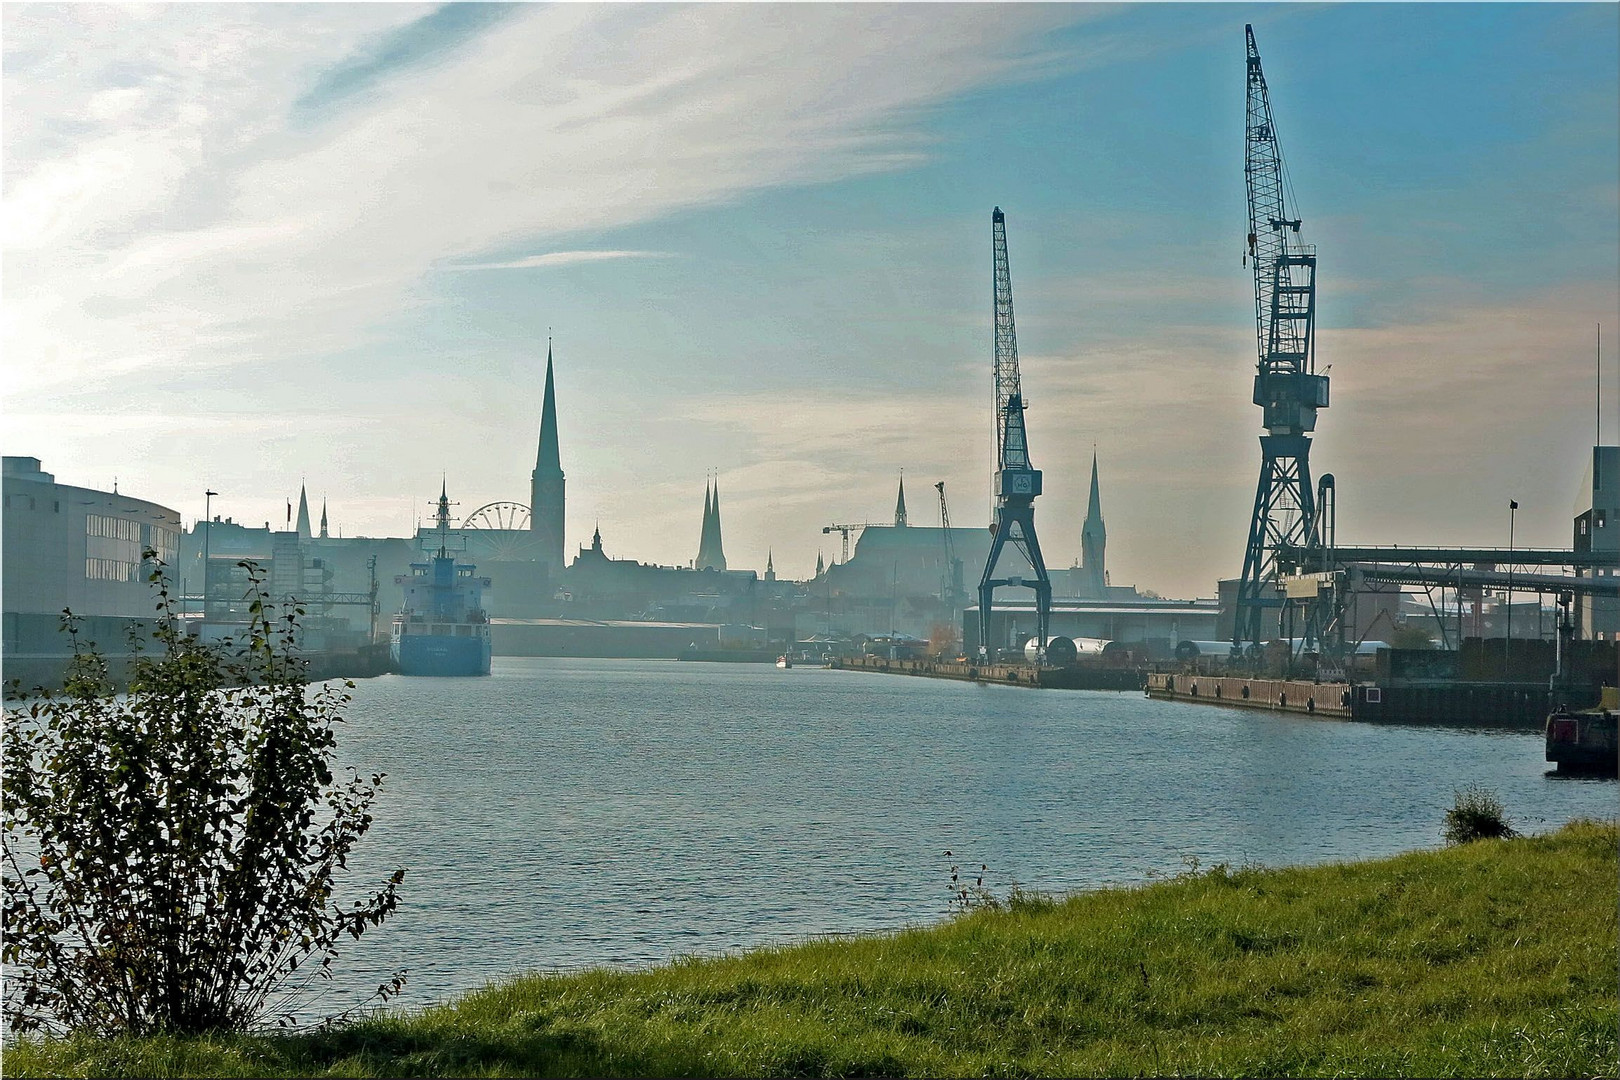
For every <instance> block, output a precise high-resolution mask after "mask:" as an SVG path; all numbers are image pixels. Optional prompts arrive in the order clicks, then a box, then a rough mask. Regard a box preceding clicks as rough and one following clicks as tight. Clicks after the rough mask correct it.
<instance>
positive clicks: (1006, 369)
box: [941, 206, 1052, 657]
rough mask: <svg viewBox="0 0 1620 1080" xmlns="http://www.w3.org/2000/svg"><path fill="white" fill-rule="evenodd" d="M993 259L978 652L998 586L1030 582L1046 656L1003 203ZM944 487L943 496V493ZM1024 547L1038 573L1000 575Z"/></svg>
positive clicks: (985, 651)
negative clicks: (987, 503) (990, 419)
mask: <svg viewBox="0 0 1620 1080" xmlns="http://www.w3.org/2000/svg"><path fill="white" fill-rule="evenodd" d="M990 242H991V249H992V250H991V254H992V260H993V264H994V265H993V269H992V277H993V281H992V292H993V295H994V309H995V310H994V322H995V344H994V353H993V372H994V375H995V390H996V399H995V400H996V481H995V496H996V507H995V519H994V521H993V522H992V524H991V526H990V529H991V532H992V533H993V534H994V538H993V539H992V540H991V541H990V554H989V556H988V557H987V558H986V559H985V562H984V576H983V577H981V578H980V579H979V653H980V655H981V656H986V657H988V656H989V653H990V609H991V603H992V601H993V600H994V598H995V592H996V586H998V585H1017V586H1022V585H1027V586H1029V587H1030V588H1031V589H1033V590H1035V620H1036V641H1037V647H1038V648H1039V650H1040V652H1041V655H1045V652H1046V636H1047V630H1048V629H1049V627H1050V625H1051V621H1052V581H1051V579H1050V578H1049V577H1047V574H1046V562H1045V560H1043V559H1042V558H1041V544H1040V541H1039V540H1038V539H1037V538H1036V536H1035V496H1037V495H1039V494H1040V493H1041V471H1040V470H1039V469H1037V468H1034V467H1033V466H1031V465H1030V462H1029V440H1028V438H1027V432H1026V430H1025V427H1024V395H1023V390H1022V387H1021V386H1020V383H1019V376H1018V335H1017V332H1016V330H1015V328H1014V326H1013V298H1012V272H1011V270H1010V269H1009V268H1008V264H1007V221H1006V215H1004V214H1002V212H1001V207H999V206H998V207H996V208H995V211H994V212H993V213H992V214H991V215H990ZM943 494H944V493H943V491H942V492H941V496H943ZM1009 540H1010V541H1012V543H1013V546H1014V547H1016V548H1017V549H1018V550H1019V551H1021V552H1022V553H1023V555H1024V557H1025V558H1026V559H1028V560H1029V565H1030V567H1031V569H1032V570H1033V572H1034V574H1035V580H1033V581H1025V580H1024V578H1023V577H1022V576H1021V575H1010V576H1008V577H1001V578H998V577H996V564H997V562H999V561H1000V558H1001V552H1002V548H1004V547H1005V546H1006V544H1007V542H1008V541H1009Z"/></svg>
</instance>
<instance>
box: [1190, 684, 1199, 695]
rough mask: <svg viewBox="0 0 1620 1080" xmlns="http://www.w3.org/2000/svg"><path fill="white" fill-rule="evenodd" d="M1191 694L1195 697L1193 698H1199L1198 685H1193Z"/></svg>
mask: <svg viewBox="0 0 1620 1080" xmlns="http://www.w3.org/2000/svg"><path fill="white" fill-rule="evenodd" d="M1190 692H1191V694H1192V696H1193V697H1197V696H1198V684H1197V683H1193V684H1192V688H1191V691H1190Z"/></svg>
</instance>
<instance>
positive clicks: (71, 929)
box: [3, 551, 404, 1035]
mask: <svg viewBox="0 0 1620 1080" xmlns="http://www.w3.org/2000/svg"><path fill="white" fill-rule="evenodd" d="M146 557H147V558H148V560H155V558H156V553H155V552H150V551H149V552H147V553H146ZM154 565H155V566H156V570H155V571H154V572H153V573H152V575H151V580H152V582H153V583H154V589H155V592H156V596H157V599H158V603H157V609H158V612H159V615H160V617H159V619H158V622H157V629H156V630H155V631H154V632H153V634H152V637H153V639H155V641H156V644H157V648H155V649H153V650H151V651H147V652H141V653H139V654H138V655H137V656H136V658H135V661H134V663H133V665H132V668H131V674H130V684H129V689H128V692H127V693H126V694H122V695H120V694H117V693H116V692H115V689H114V686H113V684H112V681H111V679H110V678H109V674H108V667H107V663H106V661H105V660H104V658H103V657H102V656H101V655H100V654H99V653H98V652H97V651H96V649H95V646H94V645H93V644H90V645H87V646H81V645H80V644H79V641H78V637H77V633H76V628H75V627H74V625H73V620H72V616H71V613H64V624H65V625H64V628H65V629H66V630H67V631H68V632H69V634H70V635H71V640H72V641H73V644H74V659H73V662H72V663H71V665H70V667H69V671H68V675H67V678H66V680H65V683H64V686H63V688H62V689H61V690H60V691H58V692H49V691H44V690H39V691H35V692H34V694H33V695H31V696H29V697H27V698H23V697H22V695H21V693H20V689H21V688H20V687H19V686H18V685H17V684H16V683H15V682H14V683H12V685H11V686H10V687H9V688H8V689H9V692H8V697H9V698H10V699H11V700H12V701H13V702H18V703H19V704H16V705H9V706H8V707H7V709H6V728H5V732H4V736H3V755H4V769H5V775H4V813H3V821H4V855H3V867H4V889H5V926H6V939H5V943H4V950H3V958H4V960H5V962H6V963H7V965H8V966H9V971H8V972H7V983H8V985H7V987H6V998H5V1016H6V1019H7V1021H8V1022H9V1023H10V1024H11V1026H12V1028H13V1029H14V1030H18V1031H26V1030H32V1029H44V1030H47V1031H64V1030H86V1031H90V1032H94V1033H98V1034H115V1033H127V1034H132V1035H145V1034H149V1033H153V1032H158V1031H168V1032H176V1033H198V1032H206V1031H226V1030H239V1029H244V1028H249V1027H253V1026H258V1025H260V1024H263V1023H264V1022H265V1021H266V1020H268V1019H269V1018H270V1017H272V1016H280V1017H282V1018H283V1019H284V1020H285V1019H288V1018H290V1014H288V1013H287V1012H286V1009H287V1007H288V1006H289V1005H290V1003H291V1001H292V998H293V996H294V995H296V994H297V993H298V992H299V991H301V990H304V989H307V988H308V986H309V985H310V980H311V979H312V978H313V977H315V976H321V977H324V978H326V979H330V978H331V965H332V962H333V960H334V958H335V957H336V955H337V952H338V945H339V943H340V940H341V939H342V937H343V935H349V936H350V937H351V938H353V939H358V938H359V937H360V936H361V934H362V933H363V932H364V931H365V930H366V929H367V928H368V927H372V926H376V925H378V924H380V923H381V922H382V921H383V919H384V918H386V917H387V916H388V915H389V914H390V913H392V912H393V911H394V909H395V907H396V904H397V896H396V890H397V888H398V886H399V884H400V882H401V881H402V880H403V877H404V871H403V870H396V871H395V872H394V873H393V874H392V875H391V876H390V877H389V878H388V879H387V880H386V881H384V882H381V883H379V886H378V887H377V888H376V891H375V892H372V893H371V894H370V895H369V896H365V897H363V898H362V899H359V900H356V901H354V902H353V903H352V904H350V905H349V906H347V907H344V906H341V905H340V904H339V903H338V901H337V900H336V899H335V898H334V893H335V890H336V886H337V884H338V880H339V877H340V876H341V875H342V873H343V872H344V871H345V870H346V868H347V864H348V859H349V855H350V853H351V852H352V850H353V849H354V846H355V844H356V842H357V841H358V840H359V839H360V838H361V837H362V836H363V835H364V834H365V833H366V831H367V829H369V828H370V826H371V820H372V819H371V814H370V806H371V803H372V800H373V799H374V798H375V796H376V793H377V790H378V787H379V785H380V783H381V781H382V776H381V774H378V775H374V776H371V777H370V778H369V779H363V778H361V777H359V776H358V775H355V774H354V773H353V771H352V770H351V772H350V775H349V776H347V777H340V776H336V775H334V772H333V756H334V753H335V746H336V736H335V734H334V731H333V726H334V725H335V724H337V723H339V722H341V720H342V711H343V708H344V706H345V705H346V704H347V702H348V700H349V695H348V694H347V693H346V690H347V689H349V688H352V687H353V685H354V684H353V683H347V682H346V683H343V684H341V687H339V686H334V685H331V684H327V685H324V686H322V687H320V688H319V689H311V690H308V691H306V688H305V686H304V682H303V673H304V666H303V664H302V662H301V660H300V659H299V658H298V657H297V656H296V654H295V652H294V650H293V647H292V646H293V641H294V635H295V633H296V629H297V619H298V617H299V616H300V615H302V610H301V609H294V610H291V611H288V612H286V613H285V614H283V615H278V616H275V617H272V615H271V614H270V611H269V608H268V607H267V606H266V603H265V596H264V592H263V589H262V587H261V582H262V580H263V576H262V572H261V571H260V570H259V569H258V568H257V567H255V566H254V565H252V564H251V563H244V564H241V565H243V566H245V567H246V568H247V570H248V576H249V579H250V581H251V583H252V584H251V587H250V593H249V595H250V597H251V599H252V604H251V624H250V627H249V630H248V633H247V637H246V640H245V641H243V642H240V643H238V644H237V645H236V646H234V647H232V646H228V645H227V646H225V647H209V646H205V645H202V644H199V643H197V642H196V641H195V640H193V639H191V638H188V637H187V636H186V635H185V634H184V632H183V631H182V630H180V629H179V628H178V624H177V623H176V622H175V621H174V618H173V615H174V613H173V608H172V605H171V601H170V598H169V594H168V588H167V581H166V579H165V578H164V577H163V567H162V564H161V563H154ZM403 978H404V977H403V973H401V974H400V975H396V976H395V977H394V979H393V980H392V981H391V982H389V983H387V984H385V985H384V986H382V987H379V988H378V994H379V995H381V996H383V997H387V996H388V995H389V994H390V993H391V992H393V991H397V990H398V989H399V986H400V985H401V984H402V983H403Z"/></svg>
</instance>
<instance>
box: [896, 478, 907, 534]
mask: <svg viewBox="0 0 1620 1080" xmlns="http://www.w3.org/2000/svg"><path fill="white" fill-rule="evenodd" d="M894 527H895V528H897V529H903V528H905V527H906V474H905V473H904V472H901V473H900V496H899V498H897V499H895V500H894Z"/></svg>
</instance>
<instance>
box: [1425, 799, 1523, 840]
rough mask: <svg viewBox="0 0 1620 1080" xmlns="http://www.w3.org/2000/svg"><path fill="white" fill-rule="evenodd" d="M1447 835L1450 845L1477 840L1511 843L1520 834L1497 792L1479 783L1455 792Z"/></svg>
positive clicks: (1447, 825) (1449, 813)
mask: <svg viewBox="0 0 1620 1080" xmlns="http://www.w3.org/2000/svg"><path fill="white" fill-rule="evenodd" d="M1442 831H1443V832H1444V834H1445V838H1446V843H1447V844H1466V843H1469V842H1471V841H1474V840H1509V839H1512V838H1513V837H1515V836H1518V835H1519V834H1518V833H1517V832H1515V831H1514V829H1513V825H1512V823H1511V822H1510V821H1509V820H1508V818H1507V811H1506V810H1504V809H1503V807H1502V801H1501V800H1500V799H1498V798H1497V797H1496V793H1495V792H1493V791H1490V790H1489V789H1487V788H1483V787H1480V786H1479V785H1478V784H1470V785H1469V786H1468V787H1466V788H1464V789H1463V790H1461V791H1458V792H1455V793H1454V795H1453V802H1452V806H1451V809H1450V810H1447V811H1446V823H1445V828H1444V829H1443V830H1442Z"/></svg>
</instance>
